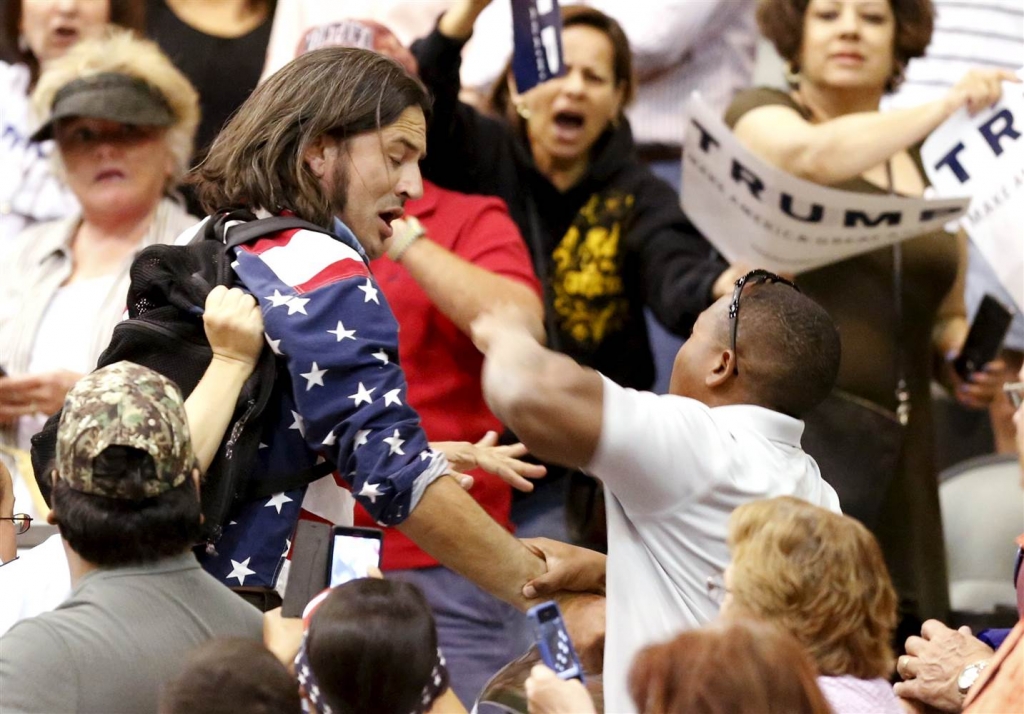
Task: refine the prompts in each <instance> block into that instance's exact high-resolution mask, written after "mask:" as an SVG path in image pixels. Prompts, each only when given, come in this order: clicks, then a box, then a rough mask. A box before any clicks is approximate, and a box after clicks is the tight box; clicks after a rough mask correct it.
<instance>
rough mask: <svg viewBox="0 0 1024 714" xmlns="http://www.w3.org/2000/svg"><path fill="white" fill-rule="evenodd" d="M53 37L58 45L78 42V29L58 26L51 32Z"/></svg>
mask: <svg viewBox="0 0 1024 714" xmlns="http://www.w3.org/2000/svg"><path fill="white" fill-rule="evenodd" d="M53 36H54V37H55V38H56V39H57V41H58V42H60V43H71V42H76V41H77V40H78V36H79V33H78V28H76V27H72V26H70V25H60V26H59V27H57V28H55V29H54V30H53Z"/></svg>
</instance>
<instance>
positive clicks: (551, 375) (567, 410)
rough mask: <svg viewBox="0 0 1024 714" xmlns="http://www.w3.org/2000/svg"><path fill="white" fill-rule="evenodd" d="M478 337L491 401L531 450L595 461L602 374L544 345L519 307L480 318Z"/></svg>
mask: <svg viewBox="0 0 1024 714" xmlns="http://www.w3.org/2000/svg"><path fill="white" fill-rule="evenodd" d="M473 341H474V342H475V343H476V345H477V348H478V349H479V350H480V351H481V352H482V353H483V354H484V355H485V359H484V374H483V386H484V397H485V398H486V399H487V404H488V406H489V407H490V408H491V411H492V412H494V415H495V416H496V417H498V419H500V420H501V422H502V423H503V424H505V425H506V426H508V428H509V429H511V430H512V431H513V432H515V434H516V436H518V437H519V439H520V440H521V441H522V442H523V443H524V444H526V447H527V448H528V449H529V450H530V453H531V454H533V455H534V456H536V457H537V458H538V459H541V460H543V461H549V462H552V463H557V464H562V465H564V466H573V467H583V466H585V465H586V464H588V463H590V460H591V458H592V457H593V455H594V452H595V450H596V449H597V444H598V439H599V438H600V436H601V421H602V408H603V407H602V405H603V390H604V385H603V382H602V380H601V376H600V375H599V374H598V373H597V372H595V371H594V370H592V369H587V368H585V367H581V366H580V365H578V364H576V362H574V361H573V360H572V359H571V358H569V357H566V356H565V355H561V354H558V353H556V352H552V351H551V350H548V349H545V348H544V347H541V345H540V344H539V343H538V342H537V340H535V339H534V338H533V336H532V335H531V334H530V331H529V329H528V328H527V327H526V325H525V323H524V321H523V320H522V318H521V317H520V316H519V315H518V314H517V312H516V311H514V310H510V309H509V310H501V311H493V312H489V313H486V314H484V315H482V316H480V317H479V318H477V320H476V321H475V322H474V323H473Z"/></svg>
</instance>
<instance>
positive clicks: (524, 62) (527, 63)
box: [512, 0, 565, 94]
mask: <svg viewBox="0 0 1024 714" xmlns="http://www.w3.org/2000/svg"><path fill="white" fill-rule="evenodd" d="M512 39H513V50H512V74H513V75H514V76H515V78H516V90H517V91H518V92H519V93H520V94H522V93H524V92H528V91H529V90H531V89H533V88H534V87H536V86H537V85H538V84H540V83H541V82H546V81H548V80H549V79H554V78H555V77H561V76H562V75H563V74H565V65H564V64H563V63H562V14H561V12H560V11H559V9H558V0H512Z"/></svg>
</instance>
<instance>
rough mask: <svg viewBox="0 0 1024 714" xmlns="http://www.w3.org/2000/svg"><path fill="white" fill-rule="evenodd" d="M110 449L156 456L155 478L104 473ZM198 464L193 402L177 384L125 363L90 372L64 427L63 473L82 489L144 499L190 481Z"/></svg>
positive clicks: (67, 408)
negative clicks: (190, 413)
mask: <svg viewBox="0 0 1024 714" xmlns="http://www.w3.org/2000/svg"><path fill="white" fill-rule="evenodd" d="M108 446H129V447H132V448H135V449H139V450H140V451H144V452H146V453H148V454H149V455H150V456H152V457H153V463H154V465H155V466H156V469H155V475H154V476H153V477H152V478H149V479H145V480H143V479H141V478H134V479H132V478H127V477H125V476H123V475H119V476H116V477H110V476H104V475H96V474H94V473H93V459H95V458H96V457H97V456H99V455H100V454H101V453H102V452H103V450H104V449H106V448H107V447H108ZM194 467H196V459H195V454H194V453H193V451H192V440H191V438H190V436H189V430H188V418H187V416H186V414H185V404H184V401H183V400H182V397H181V392H180V391H179V389H178V387H177V385H175V384H174V382H172V381H171V380H169V379H167V378H166V377H164V376H163V375H161V374H158V373H157V372H154V371H153V370H151V369H149V368H148V367H142V366H140V365H137V364H134V363H132V362H118V363H116V364H112V365H108V366H106V367H103V368H102V369H98V370H96V371H95V372H93V373H92V374H88V375H86V376H85V377H83V378H82V379H80V380H79V381H78V383H77V384H75V386H74V387H72V389H71V391H69V392H68V395H67V397H66V398H65V399H64V412H63V414H62V415H61V418H60V426H59V428H58V430H57V473H58V476H59V477H60V478H62V479H64V480H65V481H66V482H67V483H68V485H69V486H70V487H71V488H73V489H75V490H76V491H81V492H82V493H88V494H92V495H95V496H106V497H108V498H121V499H125V500H133V501H137V500H142V499H145V498H153V497H154V496H159V495H160V494H162V493H165V492H166V491H169V490H170V489H172V488H174V487H175V486H180V485H181V484H182V483H184V481H185V479H186V477H187V476H188V475H189V473H190V472H191V470H192V469H193V468H194Z"/></svg>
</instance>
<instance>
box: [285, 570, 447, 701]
mask: <svg viewBox="0 0 1024 714" xmlns="http://www.w3.org/2000/svg"><path fill="white" fill-rule="evenodd" d="M329 593H330V590H329V589H328V590H325V591H323V592H322V593H320V594H319V595H317V596H316V597H315V598H313V599H312V600H310V601H309V604H308V605H306V609H305V610H304V611H303V613H302V626H303V630H304V632H303V634H302V644H301V645H299V651H298V653H297V654H296V655H295V674H296V676H297V677H298V680H299V684H301V685H302V690H303V691H304V692H305V693H306V699H305V700H303V705H302V707H303V711H305V712H307V713H308V714H334V710H333V709H331V705H330V704H328V703H327V701H326V698H325V697H324V695H323V692H321V691H320V683H319V681H318V680H317V677H316V673H315V672H314V671H313V667H312V666H311V665H310V663H309V651H308V649H307V642H308V640H309V623H310V620H311V619H312V617H313V613H314V612H316V610H317V608H318V607H319V606H320V604H321V603H322V602H323V601H324V599H325V598H326V597H327V595H328V594H329ZM448 685H449V679H448V667H447V665H446V663H445V660H444V654H442V652H441V648H440V647H438V648H437V658H436V659H435V660H434V667H433V669H432V670H431V672H430V679H429V680H427V683H426V684H425V685H423V691H422V693H421V694H420V704H419V706H418V707H417V708H416V709H414V710H413V711H412V712H411V713H410V714H425V713H426V712H427V711H429V710H430V707H431V706H433V704H434V701H435V700H436V699H437V698H438V697H439V696H441V695H442V694H444V692H445V691H447V689H448ZM307 701H308V703H309V704H311V705H312V712H309V707H308V706H307Z"/></svg>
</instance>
